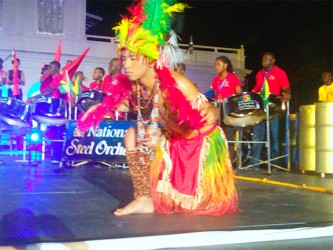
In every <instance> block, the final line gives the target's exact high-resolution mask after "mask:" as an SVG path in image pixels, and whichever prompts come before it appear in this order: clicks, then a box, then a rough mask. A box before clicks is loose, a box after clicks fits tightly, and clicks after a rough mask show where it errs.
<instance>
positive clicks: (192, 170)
mask: <svg viewBox="0 0 333 250" xmlns="http://www.w3.org/2000/svg"><path fill="white" fill-rule="evenodd" d="M150 171H151V172H150V178H151V179H150V181H151V192H152V197H153V201H154V206H155V211H156V212H158V213H175V212H182V213H186V214H190V215H192V214H193V215H194V214H205V215H221V214H225V213H233V212H236V211H237V206H238V195H237V190H236V187H235V181H234V176H233V172H232V166H231V162H230V158H229V152H228V144H227V140H226V138H225V135H224V133H223V131H222V129H221V128H220V127H215V128H213V129H212V130H210V131H208V132H206V133H204V134H201V135H199V136H197V137H195V138H191V139H174V140H167V139H166V138H165V137H162V138H161V140H160V143H159V145H158V147H157V150H156V153H155V157H154V160H153V162H152V164H151V169H150Z"/></svg>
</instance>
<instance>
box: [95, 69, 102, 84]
mask: <svg viewBox="0 0 333 250" xmlns="http://www.w3.org/2000/svg"><path fill="white" fill-rule="evenodd" d="M102 77H103V74H102V72H101V71H100V70H99V69H94V73H93V79H94V80H95V81H96V80H99V79H101V78H102Z"/></svg>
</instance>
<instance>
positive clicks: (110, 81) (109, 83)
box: [102, 72, 132, 95]
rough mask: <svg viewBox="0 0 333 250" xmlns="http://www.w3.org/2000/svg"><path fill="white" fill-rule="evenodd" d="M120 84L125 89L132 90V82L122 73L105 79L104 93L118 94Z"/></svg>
mask: <svg viewBox="0 0 333 250" xmlns="http://www.w3.org/2000/svg"><path fill="white" fill-rule="evenodd" d="M119 83H121V85H122V87H124V88H125V89H131V86H132V83H131V81H130V80H128V78H127V76H126V75H125V74H123V73H121V72H120V73H119V74H118V75H116V76H115V77H112V76H111V74H108V75H107V76H106V77H104V80H103V86H102V91H103V92H104V93H105V94H107V95H110V94H112V93H113V92H114V91H116V92H117V91H118V86H119V85H120V84H119Z"/></svg>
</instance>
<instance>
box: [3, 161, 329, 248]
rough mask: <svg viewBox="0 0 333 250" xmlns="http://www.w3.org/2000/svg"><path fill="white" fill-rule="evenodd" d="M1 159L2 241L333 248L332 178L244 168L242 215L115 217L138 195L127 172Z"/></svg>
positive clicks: (239, 178) (79, 245)
mask: <svg viewBox="0 0 333 250" xmlns="http://www.w3.org/2000/svg"><path fill="white" fill-rule="evenodd" d="M0 161H1V164H0V220H1V228H0V246H14V245H15V246H18V245H21V246H23V245H31V246H30V247H31V248H30V249H50V248H52V247H56V246H59V247H56V248H52V249H68V248H61V247H60V245H61V246H62V247H64V246H65V244H64V243H65V242H68V244H66V245H67V246H72V247H73V248H71V249H176V248H177V249H267V248H269V249H332V248H333V195H332V190H333V177H332V175H326V177H325V178H322V177H321V176H320V174H316V173H305V174H302V173H300V172H298V171H291V172H286V171H282V170H275V169H273V171H272V174H267V171H265V170H260V171H252V170H238V171H236V178H237V188H238V190H239V196H240V205H239V212H238V213H236V214H227V215H223V216H217V217H213V216H184V215H180V214H174V215H161V214H148V215H130V216H123V217H116V216H114V215H113V214H112V211H113V210H115V209H116V208H117V207H119V206H123V205H125V204H127V203H128V202H129V201H130V200H131V199H132V194H133V190H132V187H131V181H130V178H129V173H128V170H127V169H120V168H117V169H114V168H108V167H106V166H104V165H102V164H97V163H94V164H93V163H89V164H85V165H81V166H78V167H75V168H73V169H65V170H64V171H63V172H60V173H55V172H54V169H56V168H57V165H56V164H52V163H51V162H50V161H44V162H42V163H39V164H38V165H31V164H29V163H25V162H17V161H15V160H14V158H9V157H8V156H0ZM243 177H244V178H243ZM261 180H263V181H261ZM267 181H277V183H276V184H277V185H276V184H270V183H267ZM281 182H283V183H281ZM284 183H291V184H296V185H300V186H303V187H318V189H314V190H309V189H306V188H302V187H301V188H297V186H294V187H291V186H289V185H287V186H284ZM281 184H282V185H281ZM296 232H298V234H297V233H296ZM272 235H274V236H272ZM145 240H147V241H145ZM69 242H71V243H69ZM73 242H75V243H73ZM153 242H155V243H153ZM36 243H43V244H39V245H38V247H37V245H36ZM50 243H54V244H50ZM57 244H58V245H57ZM59 244H60V245H59ZM71 244H76V245H71ZM115 244H116V245H115ZM117 244H118V245H117ZM112 246H113V248H112ZM115 246H118V247H115ZM33 247H36V248H33ZM43 247H44V248H43ZM0 248H1V247H0Z"/></svg>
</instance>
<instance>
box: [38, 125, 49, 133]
mask: <svg viewBox="0 0 333 250" xmlns="http://www.w3.org/2000/svg"><path fill="white" fill-rule="evenodd" d="M46 129H47V125H46V124H40V131H43V132H45V131H46Z"/></svg>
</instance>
